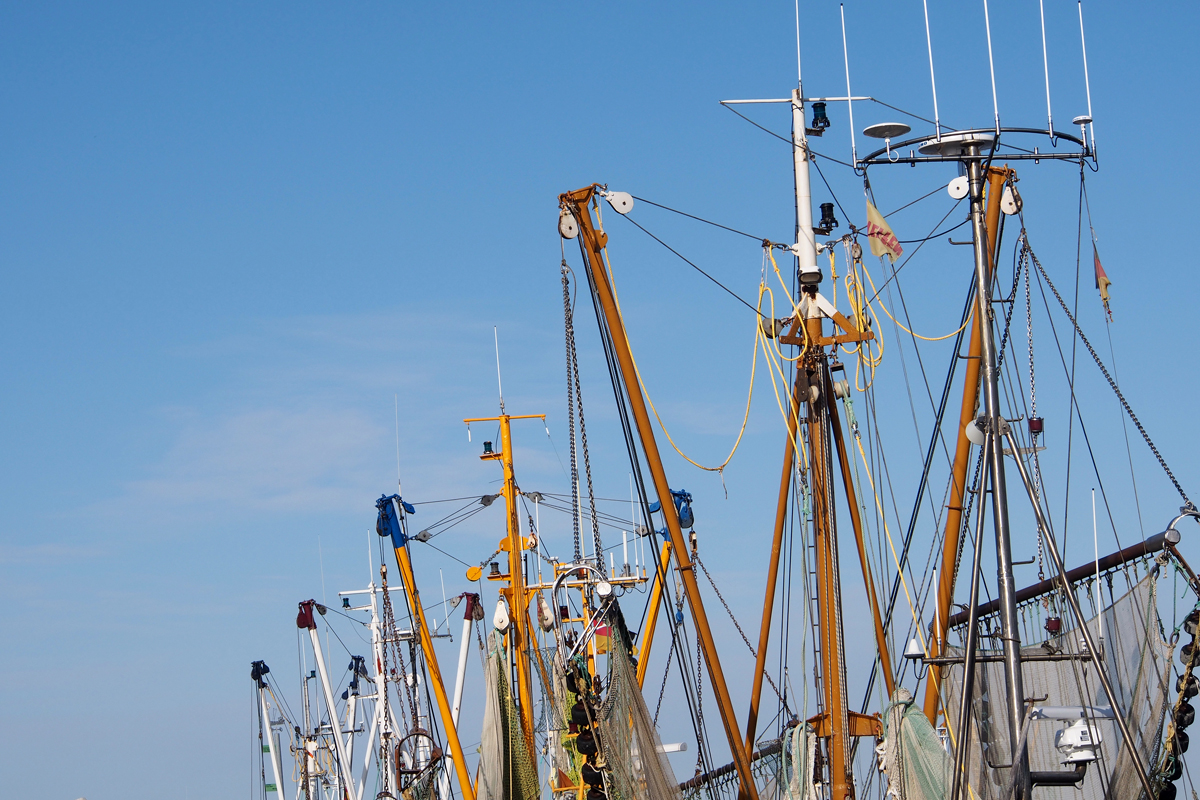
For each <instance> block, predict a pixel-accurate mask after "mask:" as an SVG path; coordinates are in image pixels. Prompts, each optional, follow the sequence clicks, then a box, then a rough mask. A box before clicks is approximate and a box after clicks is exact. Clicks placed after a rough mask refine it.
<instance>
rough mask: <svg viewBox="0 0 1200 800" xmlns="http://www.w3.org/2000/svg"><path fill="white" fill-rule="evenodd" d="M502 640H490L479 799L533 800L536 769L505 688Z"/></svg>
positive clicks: (497, 637) (505, 659)
mask: <svg viewBox="0 0 1200 800" xmlns="http://www.w3.org/2000/svg"><path fill="white" fill-rule="evenodd" d="M507 673H508V657H507V654H506V653H505V650H504V640H503V638H502V637H501V636H500V634H499V633H497V632H494V631H493V633H492V635H491V636H490V637H489V648H488V655H487V659H486V660H485V663H484V680H485V681H486V685H487V695H486V698H485V705H484V709H483V733H482V737H481V745H480V759H479V789H478V791H477V792H476V796H477V797H479V798H480V800H534V798H537V797H538V795H539V791H538V777H537V768H536V767H535V766H534V763H533V759H532V758H531V757H530V755H529V749H528V748H527V747H526V746H525V736H524V734H522V732H521V717H520V714H521V712H520V710H519V709H518V708H517V704H516V702H515V701H514V700H513V697H512V693H511V692H510V691H509V688H508V677H507Z"/></svg>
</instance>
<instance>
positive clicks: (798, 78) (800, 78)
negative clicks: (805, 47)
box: [796, 0, 804, 88]
mask: <svg viewBox="0 0 1200 800" xmlns="http://www.w3.org/2000/svg"><path fill="white" fill-rule="evenodd" d="M803 83H804V76H803V75H801V74H800V0H796V87H797V88H799V87H800V86H801V85H802V84H803Z"/></svg>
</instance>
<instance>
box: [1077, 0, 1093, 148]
mask: <svg viewBox="0 0 1200 800" xmlns="http://www.w3.org/2000/svg"><path fill="white" fill-rule="evenodd" d="M1079 46H1080V47H1081V48H1082V49H1083V87H1084V89H1086V90H1087V104H1088V116H1089V117H1091V116H1092V83H1091V81H1089V80H1088V65H1087V40H1086V39H1085V38H1084V36H1083V0H1079ZM1088 128H1089V129H1090V130H1091V133H1092V156H1093V157H1095V155H1096V123H1095V122H1091V123H1090V124H1089V125H1088Z"/></svg>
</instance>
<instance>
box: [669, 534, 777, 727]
mask: <svg viewBox="0 0 1200 800" xmlns="http://www.w3.org/2000/svg"><path fill="white" fill-rule="evenodd" d="M692 561H694V562H695V563H696V565H697V566H699V567H700V571H701V572H703V573H704V577H706V578H708V583H709V585H710V586H712V588H713V591H714V592H716V593H717V599H718V600H720V601H721V605H723V606H724V607H725V613H726V614H728V615H729V619H730V620H732V621H733V627H735V628H737V632H738V634H739V635H740V636H741V637H742V641H743V642H745V643H746V649H747V650H749V651H750V655H751V656H752V657H753V658H755V659H757V658H758V651H756V650H755V649H754V645H752V644H750V640H749V639H748V638H747V637H746V632H745V631H743V630H742V626H741V625H740V624H739V623H738V621H737V617H735V616H734V615H733V611H731V610H730V608H729V603H726V602H725V598H724V597H723V596H722V595H721V590H720V589H718V588H717V584H716V582H715V581H714V580H713V579H712V575H709V574H708V568H707V567H705V566H704V562H703V561H701V560H700V557H699V556H698V555H697V554H696V553H695V552H694V551H693V553H692ZM763 677H764V678H766V679H767V683H769V684H770V685H771V691H773V692H775V696H776V697H778V698H779V702H780V703H782V704H783V706H784V708H787V701H786V700H784V699H783V695H782V694H780V692H779V688H778V687H777V686H775V681H773V680H771V674H770V673H769V672H767V671H766V670H764V671H763Z"/></svg>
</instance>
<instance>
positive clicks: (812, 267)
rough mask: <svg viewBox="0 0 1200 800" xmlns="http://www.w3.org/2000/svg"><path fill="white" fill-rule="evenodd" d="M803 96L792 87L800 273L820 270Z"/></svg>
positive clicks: (793, 150) (793, 155) (793, 146)
mask: <svg viewBox="0 0 1200 800" xmlns="http://www.w3.org/2000/svg"><path fill="white" fill-rule="evenodd" d="M804 125H805V120H804V98H803V97H802V96H801V94H800V90H799V89H793V90H792V165H793V169H794V170H795V180H796V244H797V245H798V247H797V248H796V250H797V253H796V258H797V260H798V261H799V264H798V266H799V269H800V272H814V271H816V269H817V242H816V239H815V238H813V229H812V228H813V222H812V188H811V185H810V183H809V177H808V136H807V135H806V134H805V132H804Z"/></svg>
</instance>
